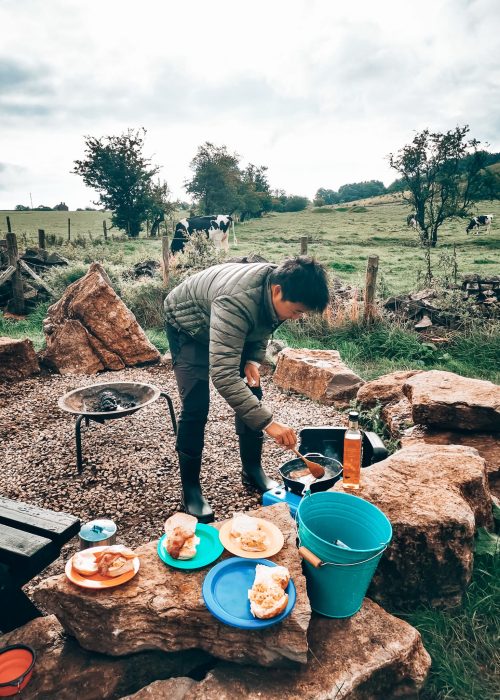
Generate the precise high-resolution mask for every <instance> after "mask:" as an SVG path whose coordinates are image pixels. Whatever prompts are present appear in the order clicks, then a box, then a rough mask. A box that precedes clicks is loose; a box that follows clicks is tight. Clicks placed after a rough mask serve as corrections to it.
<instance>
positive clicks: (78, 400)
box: [57, 382, 160, 420]
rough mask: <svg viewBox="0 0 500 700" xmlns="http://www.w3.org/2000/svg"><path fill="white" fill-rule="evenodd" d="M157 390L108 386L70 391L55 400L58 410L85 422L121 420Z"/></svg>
mask: <svg viewBox="0 0 500 700" xmlns="http://www.w3.org/2000/svg"><path fill="white" fill-rule="evenodd" d="M159 396H160V390H159V389H158V388H157V387H156V386H153V385H152V384H143V383H142V382H109V383H103V384H91V385H90V386H84V387H81V388H80V389H73V391H69V392H68V393H67V394H65V395H64V396H62V397H61V398H60V399H59V400H58V402H57V403H58V405H59V408H62V410H63V411H68V412H69V413H73V414H74V415H79V416H86V417H87V418H99V419H101V420H102V419H108V418H121V417H122V416H128V415H130V414H131V413H135V411H138V410H139V409H140V408H144V406H147V405H148V404H150V403H153V401H156V399H157V398H158V397H159Z"/></svg>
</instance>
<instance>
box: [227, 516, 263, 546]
mask: <svg viewBox="0 0 500 700" xmlns="http://www.w3.org/2000/svg"><path fill="white" fill-rule="evenodd" d="M231 536H232V537H234V539H236V540H239V544H240V547H241V549H244V550H245V551H247V552H263V551H264V550H265V549H266V547H267V542H266V533H265V532H264V530H262V528H261V527H260V523H259V521H258V520H257V519H256V518H252V517H251V516H250V515H245V513H235V514H234V515H233V522H232V524H231Z"/></svg>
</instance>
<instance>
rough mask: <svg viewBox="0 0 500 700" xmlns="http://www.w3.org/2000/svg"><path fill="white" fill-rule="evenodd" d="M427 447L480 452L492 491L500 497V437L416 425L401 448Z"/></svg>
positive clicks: (402, 440) (492, 434)
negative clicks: (444, 446) (458, 448)
mask: <svg viewBox="0 0 500 700" xmlns="http://www.w3.org/2000/svg"><path fill="white" fill-rule="evenodd" d="M421 444H425V445H467V446H468V447H473V448H474V449H475V450H477V451H478V453H479V455H480V456H481V457H482V458H483V459H484V461H485V463H486V473H487V474H488V481H489V485H490V490H491V491H492V492H493V493H495V494H496V495H500V435H498V434H496V433H470V432H466V431H463V432H461V431H459V430H436V429H434V430H433V429H432V428H426V427H425V426H424V425H415V426H413V427H412V428H409V429H408V430H406V431H405V432H404V433H403V435H402V437H401V447H413V446H418V445H421Z"/></svg>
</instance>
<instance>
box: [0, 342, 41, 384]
mask: <svg viewBox="0 0 500 700" xmlns="http://www.w3.org/2000/svg"><path fill="white" fill-rule="evenodd" d="M39 371H40V365H39V364H38V358H37V356H36V352H35V349H34V347H33V343H32V342H31V340H29V338H25V339H24V340H16V339H14V338H7V337H5V336H1V337H0V380H2V379H6V380H8V381H19V380H20V379H26V378H27V377H31V376H32V375H33V374H37V373H38V372H39Z"/></svg>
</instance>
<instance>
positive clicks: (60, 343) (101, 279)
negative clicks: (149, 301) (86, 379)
mask: <svg viewBox="0 0 500 700" xmlns="http://www.w3.org/2000/svg"><path fill="white" fill-rule="evenodd" d="M44 332H45V335H46V340H47V349H46V350H45V351H44V352H43V353H42V359H43V361H44V362H45V363H46V364H48V365H49V366H50V367H52V368H54V369H56V370H58V371H59V372H60V373H61V374H95V373H96V372H99V371H101V370H103V369H110V370H119V369H123V368H124V367H126V366H134V365H138V364H144V363H151V362H158V361H159V359H160V353H159V352H158V350H157V349H156V348H155V347H154V345H152V343H150V342H149V340H148V339H147V337H146V334H145V333H144V331H143V330H142V328H141V327H140V326H139V324H138V323H137V321H136V319H135V316H134V315H133V314H132V312H131V311H129V309H128V308H127V307H126V306H125V304H124V303H123V301H122V300H121V299H120V297H119V296H118V295H117V294H116V292H115V291H114V290H113V288H112V286H111V284H110V281H109V278H108V276H107V274H106V272H105V271H104V269H103V268H102V267H101V265H99V263H92V265H91V266H90V267H89V270H88V272H87V274H86V275H85V276H84V277H82V278H81V279H79V280H77V281H76V282H73V284H71V285H70V286H69V287H68V288H67V289H66V291H65V292H64V294H63V296H62V297H61V299H59V301H58V302H56V303H55V304H53V305H52V306H51V307H50V308H49V310H48V315H47V317H46V319H45V321H44Z"/></svg>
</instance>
